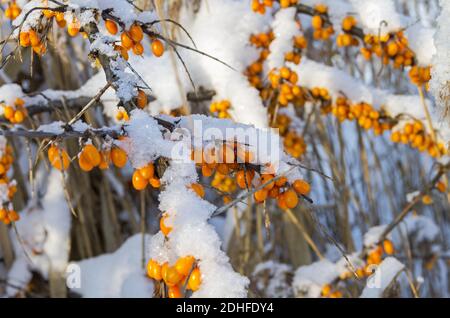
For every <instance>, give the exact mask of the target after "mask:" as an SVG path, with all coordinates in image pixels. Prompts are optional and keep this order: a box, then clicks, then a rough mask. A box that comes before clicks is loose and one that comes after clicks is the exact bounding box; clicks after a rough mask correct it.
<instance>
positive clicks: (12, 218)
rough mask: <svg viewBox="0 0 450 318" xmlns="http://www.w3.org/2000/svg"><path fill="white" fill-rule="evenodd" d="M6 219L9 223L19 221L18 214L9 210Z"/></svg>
mask: <svg viewBox="0 0 450 318" xmlns="http://www.w3.org/2000/svg"><path fill="white" fill-rule="evenodd" d="M8 219H9V220H10V221H11V222H17V221H19V219H20V215H19V213H17V212H16V211H14V210H11V211H9V212H8Z"/></svg>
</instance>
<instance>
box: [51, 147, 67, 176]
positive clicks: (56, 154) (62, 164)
mask: <svg viewBox="0 0 450 318" xmlns="http://www.w3.org/2000/svg"><path fill="white" fill-rule="evenodd" d="M48 159H49V161H50V164H51V165H52V166H53V167H55V168H56V169H58V170H61V169H62V168H64V170H67V168H69V164H70V158H69V155H68V154H67V152H66V151H65V150H64V149H59V148H58V147H57V146H55V145H51V146H50V148H49V149H48Z"/></svg>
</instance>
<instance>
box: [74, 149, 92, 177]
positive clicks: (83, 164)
mask: <svg viewBox="0 0 450 318" xmlns="http://www.w3.org/2000/svg"><path fill="white" fill-rule="evenodd" d="M78 165H79V166H80V168H81V170H83V171H86V172H89V171H91V170H92V169H94V166H93V165H92V163H91V161H90V160H89V158H88V157H87V154H86V153H85V152H83V151H82V152H81V153H80V154H79V156H78Z"/></svg>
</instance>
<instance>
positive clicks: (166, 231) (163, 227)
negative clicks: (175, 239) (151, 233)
mask: <svg viewBox="0 0 450 318" xmlns="http://www.w3.org/2000/svg"><path fill="white" fill-rule="evenodd" d="M168 217H169V215H168V214H164V215H163V216H162V217H161V219H160V220H159V228H160V230H161V232H162V233H163V234H164V236H167V235H169V233H170V232H171V231H172V228H171V227H170V226H166V224H165V223H164V221H165V220H166V219H167V218H168Z"/></svg>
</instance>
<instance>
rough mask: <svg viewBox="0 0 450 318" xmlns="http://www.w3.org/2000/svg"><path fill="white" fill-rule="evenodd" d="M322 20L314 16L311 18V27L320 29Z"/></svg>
mask: <svg viewBox="0 0 450 318" xmlns="http://www.w3.org/2000/svg"><path fill="white" fill-rule="evenodd" d="M322 24H323V23H322V18H321V17H320V15H315V16H313V17H312V20H311V25H312V27H313V28H314V29H316V30H320V29H321V28H322Z"/></svg>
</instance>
